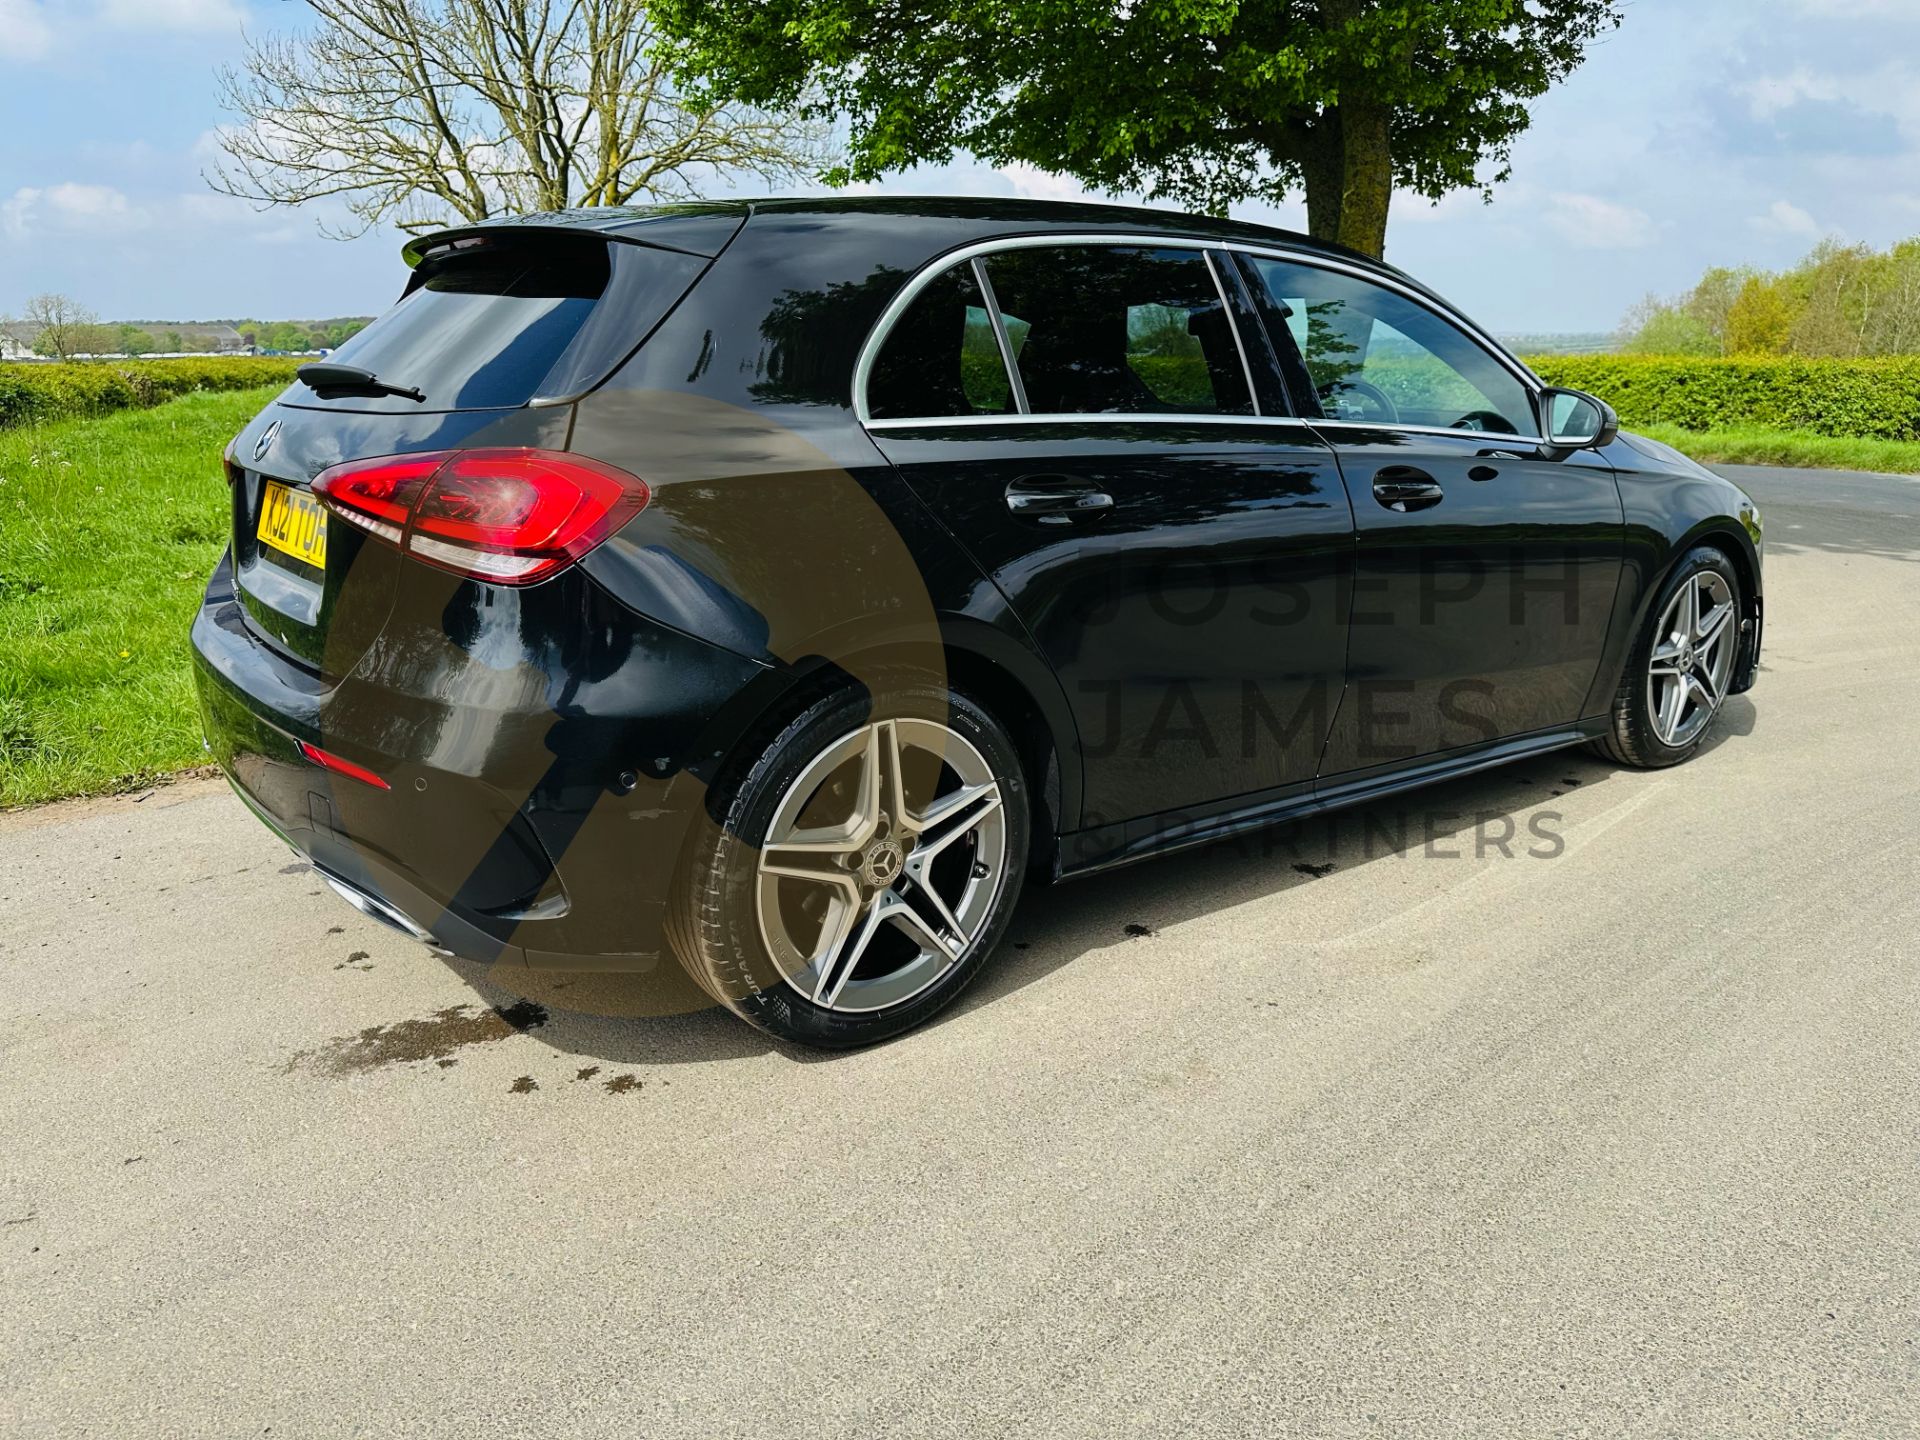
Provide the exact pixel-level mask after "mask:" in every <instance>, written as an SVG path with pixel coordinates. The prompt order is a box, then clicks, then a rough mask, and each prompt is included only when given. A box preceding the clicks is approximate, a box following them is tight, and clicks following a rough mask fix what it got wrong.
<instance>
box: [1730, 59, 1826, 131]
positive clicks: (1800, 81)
mask: <svg viewBox="0 0 1920 1440" xmlns="http://www.w3.org/2000/svg"><path fill="white" fill-rule="evenodd" d="M1734 91H1735V93H1736V94H1739V95H1742V96H1744V97H1746V101H1747V109H1748V110H1749V111H1751V112H1752V114H1753V118H1754V119H1756V120H1771V119H1772V118H1773V117H1774V116H1775V115H1778V114H1779V113H1780V112H1781V111H1782V110H1786V109H1789V108H1791V107H1792V106H1795V105H1798V104H1799V103H1800V102H1801V101H1803V100H1840V99H1844V98H1846V87H1845V86H1843V84H1842V83H1841V81H1840V80H1839V79H1838V78H1837V77H1835V76H1832V75H1821V74H1818V73H1816V72H1815V71H1812V70H1809V69H1807V68H1806V67H1805V66H1801V67H1800V68H1798V69H1795V70H1791V71H1789V72H1787V73H1786V74H1785V75H1759V76H1756V77H1754V78H1753V79H1751V80H1748V81H1746V82H1744V83H1742V84H1739V85H1736V86H1734Z"/></svg>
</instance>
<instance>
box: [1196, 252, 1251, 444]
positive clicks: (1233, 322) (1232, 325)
mask: <svg viewBox="0 0 1920 1440" xmlns="http://www.w3.org/2000/svg"><path fill="white" fill-rule="evenodd" d="M1200 253H1201V254H1202V255H1204V256H1205V257H1206V261H1207V273H1208V274H1209V275H1211V276H1212V277H1213V288H1214V290H1215V291H1216V292H1217V293H1218V294H1219V296H1220V308H1221V309H1222V310H1224V311H1225V312H1226V315H1227V330H1228V332H1229V333H1230V334H1231V335H1232V336H1233V348H1234V349H1235V350H1237V351H1238V352H1239V354H1240V373H1241V374H1242V375H1244V376H1245V377H1246V381H1247V404H1248V405H1250V406H1252V407H1253V413H1254V414H1255V415H1258V414H1259V413H1260V389H1259V387H1258V386H1256V385H1255V384H1254V383H1253V362H1252V361H1251V360H1249V359H1247V346H1246V342H1245V341H1243V340H1242V339H1241V338H1240V319H1239V317H1238V316H1236V315H1235V314H1234V313H1233V302H1232V301H1231V300H1229V299H1228V298H1227V282H1226V281H1225V280H1222V279H1221V278H1220V263H1219V261H1218V260H1217V259H1215V258H1214V257H1215V256H1217V255H1220V254H1222V253H1224V252H1222V251H1219V250H1212V249H1209V250H1203V251H1201V252H1200Z"/></svg>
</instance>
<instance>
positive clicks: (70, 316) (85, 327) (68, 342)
mask: <svg viewBox="0 0 1920 1440" xmlns="http://www.w3.org/2000/svg"><path fill="white" fill-rule="evenodd" d="M23 318H24V319H25V320H26V322H27V323H28V324H29V325H37V326H39V327H40V333H39V334H38V335H36V336H35V337H34V340H33V348H34V350H35V352H36V353H38V354H41V355H51V356H52V357H53V358H54V359H56V360H71V359H72V358H73V357H74V356H75V355H80V354H84V353H89V352H90V351H91V349H92V346H91V345H90V343H89V342H90V341H91V340H92V339H93V337H94V330H95V327H96V326H97V325H98V324H99V323H100V317H99V316H98V315H96V314H94V313H93V311H91V310H89V309H87V307H86V306H84V305H82V304H81V303H80V302H79V301H77V300H75V299H74V298H73V297H72V296H71V295H36V296H34V297H33V298H32V299H31V300H29V301H27V309H26V314H25V316H24V317H23Z"/></svg>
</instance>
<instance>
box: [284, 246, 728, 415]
mask: <svg viewBox="0 0 1920 1440" xmlns="http://www.w3.org/2000/svg"><path fill="white" fill-rule="evenodd" d="M705 263H706V262H705V261H704V260H703V259H700V258H699V257H696V256H692V255H683V254H680V253H678V252H676V251H666V250H655V249H651V248H648V247H645V246H638V245H630V244H625V243H621V242H618V241H608V240H604V239H602V238H600V237H598V236H575V235H565V234H560V235H554V234H544V235H534V236H528V237H512V238H508V239H494V238H491V237H487V238H481V239H469V240H465V241H456V242H453V243H451V244H449V245H448V246H446V247H444V248H442V249H440V250H437V251H433V252H430V253H429V254H428V255H427V257H426V258H425V259H423V260H422V261H421V262H420V265H419V267H418V269H416V270H415V272H414V275H413V279H412V281H411V283H410V284H409V285H408V287H407V293H406V294H405V296H403V297H402V298H401V300H400V303H399V304H398V305H396V306H394V307H393V309H391V310H389V311H388V312H387V313H386V314H384V315H382V316H380V318H379V319H377V320H375V321H374V322H373V323H372V324H371V325H369V326H367V328H366V329H364V330H362V331H361V332H360V333H359V334H358V335H356V336H354V337H353V339H351V340H349V341H348V342H347V343H346V344H345V345H342V346H341V347H340V348H339V349H338V350H336V351H335V352H334V353H333V354H332V355H330V356H328V357H327V358H328V359H329V360H331V361H334V362H336V363H339V364H342V365H356V366H359V367H360V368H361V369H364V370H370V371H372V372H373V373H374V374H375V375H376V376H378V377H379V379H380V380H382V381H383V382H385V383H387V384H389V385H397V386H401V387H405V388H410V389H417V390H419V391H420V392H421V393H422V394H423V395H424V396H425V397H426V398H425V400H424V401H414V400H411V399H406V398H400V397H394V396H381V397H374V398H370V397H367V396H358V395H354V396H343V397H339V398H336V399H333V400H322V399H320V398H319V397H318V396H316V395H315V394H314V393H313V392H312V391H311V390H309V389H307V388H306V387H305V386H304V385H300V384H297V383H296V384H295V385H294V386H293V387H292V389H291V390H290V391H289V392H288V394H287V395H286V396H285V400H286V402H287V403H289V404H294V405H302V406H317V407H324V408H329V409H343V410H381V411H422V410H488V409H501V408H511V407H514V406H519V405H524V404H526V403H527V402H528V401H529V400H532V399H533V398H535V397H536V396H541V397H545V398H550V399H558V398H564V397H566V396H570V395H573V394H577V393H579V392H580V391H582V390H586V389H590V388H591V387H592V386H593V385H595V384H597V383H599V381H601V380H602V379H604V378H605V377H606V375H607V374H608V373H609V372H610V371H611V370H612V369H613V367H614V366H615V365H617V364H618V363H619V362H620V361H621V360H622V359H624V358H625V356H626V355H627V354H628V353H630V352H631V351H632V350H633V349H634V347H636V346H637V345H638V344H639V343H640V341H641V340H642V339H644V338H645V336H646V334H647V332H648V331H650V330H651V329H652V328H653V327H654V325H656V324H657V323H658V322H659V320H660V319H661V317H662V316H664V315H665V314H666V312H667V311H668V310H669V309H670V308H671V307H672V305H673V303H674V302H675V301H676V300H678V299H679V298H680V296H681V295H683V294H684V293H685V292H686V290H687V287H688V286H689V285H691V284H692V283H693V281H694V279H695V278H696V277H697V276H698V275H699V273H700V269H701V267H702V266H703V265H704V264H705Z"/></svg>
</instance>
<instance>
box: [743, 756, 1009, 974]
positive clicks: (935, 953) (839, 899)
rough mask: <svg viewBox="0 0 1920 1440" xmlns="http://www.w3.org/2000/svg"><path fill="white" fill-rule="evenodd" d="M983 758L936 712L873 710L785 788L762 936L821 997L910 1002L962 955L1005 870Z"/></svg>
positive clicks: (763, 887)
mask: <svg viewBox="0 0 1920 1440" xmlns="http://www.w3.org/2000/svg"><path fill="white" fill-rule="evenodd" d="M1006 854H1007V832H1006V814H1005V811H1004V810H1003V808H1002V806H1001V796H1000V785H999V782H998V781H997V780H996V779H995V778H994V774H993V771H992V769H991V767H989V766H988V764H987V762H986V760H985V759H983V758H982V757H981V754H980V752H979V751H978V750H976V749H975V748H974V747H973V745H971V744H970V743H969V742H968V741H967V740H966V739H965V738H964V737H962V736H960V735H958V734H956V733H955V732H954V731H953V730H951V729H949V728H948V727H947V726H945V725H942V724H939V723H937V722H935V721H932V720H920V719H900V720H880V721H875V722H874V723H872V724H869V725H865V726H862V727H861V728H860V729H858V730H856V731H854V732H852V733H851V734H849V735H845V736H843V737H841V738H840V739H839V740H837V741H835V742H834V743H833V744H831V745H829V746H827V747H826V749H824V750H823V751H822V752H821V753H820V754H819V755H818V756H816V757H815V758H814V759H813V761H812V762H811V763H809V764H808V765H807V766H806V768H805V769H803V770H802V771H801V772H800V774H799V775H798V776H797V777H796V778H795V779H794V781H793V783H792V784H791V785H789V786H788V787H787V789H786V792H785V793H784V794H783V795H782V796H781V797H780V803H779V805H778V806H777V807H776V808H775V810H774V814H773V821H772V823H771V824H770V825H769V826H768V828H767V838H766V841H765V843H764V844H763V845H762V847H761V850H760V856H759V861H758V873H757V876H756V883H755V899H756V903H757V905H758V909H759V921H760V934H761V938H762V939H763V940H764V941H765V942H766V946H767V950H768V953H769V954H771V955H772V956H773V959H774V962H775V964H776V965H777V966H778V968H779V970H780V973H781V975H782V976H783V977H784V978H785V980H786V983H787V984H788V985H789V986H790V987H792V988H793V989H794V990H796V991H798V992H799V993H800V994H801V995H802V996H804V997H805V998H806V999H808V1000H810V1001H812V1002H813V1003H814V1004H815V1005H819V1006H821V1007H823V1008H824V1009H828V1010H838V1011H870V1010H879V1009H883V1008H885V1007H887V1006H890V1005H897V1004H900V1003H901V1002H902V1001H905V1000H910V999H912V998H913V997H914V996H915V995H918V994H919V993H920V992H921V991H923V990H925V989H926V988H927V987H928V986H930V985H932V984H933V983H934V982H935V981H937V980H938V979H939V978H940V977H941V976H942V975H944V974H946V973H947V972H948V971H949V970H950V969H951V968H952V967H953V966H954V965H956V964H957V963H959V961H960V959H961V957H962V956H963V955H965V954H966V952H967V949H968V947H969V946H970V945H971V944H972V943H973V940H974V938H975V937H976V936H977V935H978V934H979V933H980V931H981V929H982V928H983V927H984V926H985V925H986V923H987V920H988V918H989V917H990V916H991V915H992V913H993V908H994V902H995V900H996V898H997V897H998V895H999V892H1000V889H1001V885H1002V883H1003V881H1004V880H1005V875H1006Z"/></svg>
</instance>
